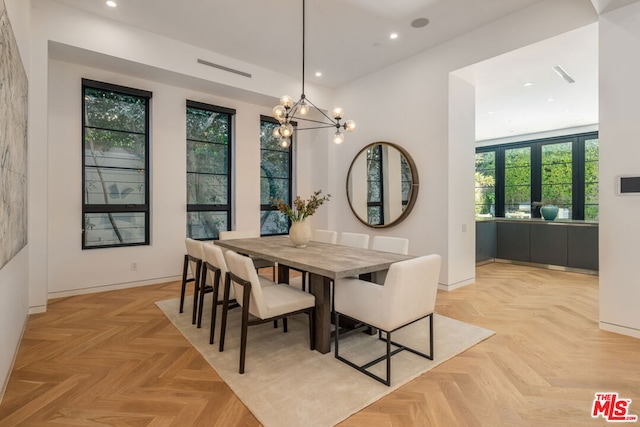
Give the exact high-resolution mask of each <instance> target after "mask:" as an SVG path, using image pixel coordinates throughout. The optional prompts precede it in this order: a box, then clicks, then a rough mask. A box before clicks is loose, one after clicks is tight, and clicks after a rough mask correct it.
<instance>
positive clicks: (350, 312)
mask: <svg viewBox="0 0 640 427" xmlns="http://www.w3.org/2000/svg"><path fill="white" fill-rule="evenodd" d="M440 263H441V257H440V255H425V256H421V257H418V258H412V259H409V260H406V261H400V262H396V263H394V264H391V267H390V268H389V273H388V274H387V278H386V280H385V282H384V286H379V285H376V284H375V283H371V282H366V281H364V280H360V279H355V278H345V279H338V280H336V286H335V288H334V291H335V311H334V321H335V324H336V325H339V324H340V316H346V317H348V318H351V319H353V320H355V321H357V322H362V323H364V324H367V325H369V326H371V327H374V328H377V329H378V339H379V340H382V341H384V342H385V343H386V354H385V355H383V356H381V357H379V358H377V359H374V360H372V361H371V362H368V363H365V364H363V365H358V364H355V363H353V362H352V361H349V360H347V359H346V358H344V357H343V356H340V354H339V345H340V335H341V334H340V329H339V328H337V329H336V332H335V334H334V353H335V357H336V359H338V360H340V361H342V362H344V363H346V364H347V365H349V366H351V367H353V368H355V369H357V370H358V371H360V372H362V373H364V374H366V375H368V376H370V377H371V378H374V379H376V380H377V381H380V382H381V383H383V384H385V385H387V386H389V385H390V384H391V356H393V355H395V354H397V353H399V352H400V351H402V350H408V351H410V352H411V353H414V354H417V355H419V356H422V357H425V358H427V359H430V360H433V355H434V348H433V312H434V309H435V303H436V295H437V291H438V277H439V275H440ZM427 317H428V318H429V353H428V354H427V353H423V352H421V351H418V350H416V349H413V348H410V347H408V346H406V345H403V344H400V343H397V342H394V341H392V338H391V334H392V333H393V332H395V331H397V330H398V329H401V328H403V327H405V326H408V325H410V324H412V323H414V322H417V321H419V320H421V319H424V318H427ZM383 332H384V337H383V334H382V333H383ZM392 345H393V346H394V347H396V348H395V349H394V350H393V351H391V346H392ZM382 361H386V365H387V366H386V368H387V374H386V379H385V378H382V377H381V376H378V375H376V374H374V373H372V372H371V371H369V370H368V368H370V367H372V366H374V365H376V364H378V363H380V362H382Z"/></svg>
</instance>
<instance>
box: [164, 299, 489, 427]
mask: <svg viewBox="0 0 640 427" xmlns="http://www.w3.org/2000/svg"><path fill="white" fill-rule="evenodd" d="M207 299H208V302H209V304H206V308H205V312H204V316H203V322H202V323H203V324H202V328H201V329H197V328H196V327H195V326H194V325H191V310H192V301H193V299H192V298H188V299H187V300H186V301H185V309H184V313H182V314H179V313H178V304H179V299H173V300H166V301H159V302H157V303H156V304H157V305H158V307H159V308H160V309H161V310H162V311H163V312H164V314H165V315H166V316H167V317H168V318H169V319H170V320H171V322H173V324H174V325H175V326H176V328H178V329H179V330H180V332H182V334H183V335H184V336H185V337H186V338H187V339H188V340H189V341H190V342H191V343H192V344H193V346H194V347H195V348H196V349H198V351H199V352H200V353H201V354H202V355H203V357H204V358H205V359H206V360H207V361H208V362H209V363H210V364H211V366H212V367H213V368H214V369H215V370H216V371H217V372H218V374H219V375H220V377H222V379H223V380H224V381H225V382H226V383H227V384H228V385H229V387H231V389H232V390H233V392H234V393H235V394H236V395H237V396H238V397H239V398H240V400H242V402H243V403H244V404H245V405H246V406H247V407H248V408H249V410H250V411H251V412H252V413H253V414H254V415H255V417H256V418H257V419H258V420H259V421H260V422H261V423H262V424H263V425H264V426H265V427H282V426H287V427H297V426H300V427H302V426H304V427H313V426H332V425H335V424H337V423H338V422H340V421H342V420H344V419H346V418H348V417H349V416H350V415H352V414H354V413H356V412H358V411H359V410H361V409H362V408H364V407H366V406H368V405H370V404H371V403H373V402H375V401H376V400H378V399H380V398H381V397H383V396H384V395H386V394H388V393H390V392H391V391H393V390H395V389H397V388H398V387H400V386H401V385H403V384H405V383H407V382H409V381H410V380H412V379H413V378H415V377H417V376H419V375H421V374H423V373H424V372H426V371H428V370H429V369H431V368H433V367H435V366H437V365H439V364H440V363H442V362H444V361H446V360H448V359H450V358H452V357H454V356H456V355H458V354H460V353H461V352H463V351H465V350H466V349H468V348H469V347H471V346H473V345H475V344H477V343H479V342H481V341H483V340H485V339H487V338H488V337H490V336H491V335H493V334H494V333H495V332H493V331H490V330H488V329H484V328H480V327H477V326H474V325H470V324H468V323H464V322H459V321H457V320H454V319H451V318H448V317H444V316H439V315H435V316H434V339H435V358H434V360H433V361H430V360H428V359H424V358H421V357H419V356H416V355H414V354H412V353H410V352H407V351H403V352H401V353H399V354H397V355H395V356H393V357H392V362H391V366H392V372H391V378H392V384H391V387H387V386H385V385H383V384H380V383H378V382H377V381H375V380H373V379H371V378H369V377H368V376H366V375H364V374H362V373H360V372H358V371H356V370H355V369H353V368H350V367H349V366H347V365H345V364H344V363H342V362H340V361H338V360H336V359H335V358H334V356H333V350H332V352H331V353H328V354H320V353H318V352H317V351H310V350H309V338H308V324H307V317H306V315H300V316H297V317H293V318H291V319H289V332H287V333H286V334H285V333H283V332H282V327H280V328H279V329H274V328H273V324H264V325H259V326H252V327H249V335H248V340H247V358H246V365H245V373H244V375H240V374H238V359H239V348H240V344H239V343H240V309H233V310H230V311H229V324H228V325H227V338H226V339H225V350H224V352H222V353H220V352H218V342H219V336H220V335H219V334H220V329H219V325H220V318H218V321H217V323H216V337H215V343H214V345H209V325H210V323H209V319H210V317H211V311H210V310H211V302H210V301H211V299H210V295H207ZM221 311H222V310H218V315H220V313H221ZM428 335H429V329H428V321H427V320H423V321H420V322H417V323H415V324H413V325H411V326H410V327H408V328H405V330H401V331H400V332H396V333H395V334H394V336H393V338H394V341H397V342H401V343H403V344H406V345H409V346H412V347H414V348H416V349H422V350H424V351H427V350H428ZM384 348H385V344H384V343H383V342H381V341H379V340H378V339H377V336H375V337H372V336H368V335H366V334H356V335H352V336H349V337H347V338H345V339H344V340H342V339H341V340H340V354H341V355H344V356H345V357H347V358H349V359H355V361H356V362H357V361H358V359H360V360H361V361H362V362H366V361H369V360H372V359H375V358H376V357H378V356H381V355H383V354H384V351H385V350H384ZM392 348H393V347H392ZM378 365H379V366H377V368H379V372H377V373H378V374H382V375H383V376H384V370H385V369H386V368H385V364H384V363H380V364H378Z"/></svg>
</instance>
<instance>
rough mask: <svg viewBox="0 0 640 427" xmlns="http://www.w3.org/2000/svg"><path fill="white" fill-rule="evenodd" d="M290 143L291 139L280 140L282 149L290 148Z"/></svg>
mask: <svg viewBox="0 0 640 427" xmlns="http://www.w3.org/2000/svg"><path fill="white" fill-rule="evenodd" d="M289 144H290V141H289V138H280V147H282V148H287V147H289Z"/></svg>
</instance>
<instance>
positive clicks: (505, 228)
mask: <svg viewBox="0 0 640 427" xmlns="http://www.w3.org/2000/svg"><path fill="white" fill-rule="evenodd" d="M497 231H498V258H503V259H512V260H515V261H529V246H530V244H529V224H528V223H526V222H516V221H513V222H498V230H497Z"/></svg>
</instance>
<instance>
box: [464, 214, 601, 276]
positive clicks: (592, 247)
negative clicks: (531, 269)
mask: <svg viewBox="0 0 640 427" xmlns="http://www.w3.org/2000/svg"><path fill="white" fill-rule="evenodd" d="M490 224H494V227H492V226H491V225H490ZM492 258H499V259H505V260H513V261H523V262H531V263H535V264H544V265H557V266H562V267H570V268H579V269H583V270H593V271H597V270H598V225H597V224H593V223H585V222H580V221H573V222H570V221H567V222H564V221H563V222H558V221H555V222H545V221H539V220H538V221H536V220H500V219H497V220H494V221H478V222H477V223H476V262H482V261H486V260H488V259H492Z"/></svg>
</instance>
